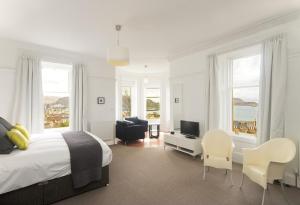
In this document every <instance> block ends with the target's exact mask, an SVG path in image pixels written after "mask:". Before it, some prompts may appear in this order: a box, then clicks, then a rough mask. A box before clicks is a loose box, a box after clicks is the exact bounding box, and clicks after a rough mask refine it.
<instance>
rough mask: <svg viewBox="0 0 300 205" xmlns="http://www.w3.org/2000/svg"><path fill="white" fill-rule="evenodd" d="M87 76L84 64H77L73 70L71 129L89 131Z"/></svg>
mask: <svg viewBox="0 0 300 205" xmlns="http://www.w3.org/2000/svg"><path fill="white" fill-rule="evenodd" d="M86 103H87V74H86V68H85V65H83V64H75V65H74V66H73V69H72V88H71V121H70V125H71V129H72V130H74V131H80V130H86V129H87V119H86V112H87V105H86Z"/></svg>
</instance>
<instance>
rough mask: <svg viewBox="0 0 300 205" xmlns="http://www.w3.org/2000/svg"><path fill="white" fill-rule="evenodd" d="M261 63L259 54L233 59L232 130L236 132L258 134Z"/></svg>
mask: <svg viewBox="0 0 300 205" xmlns="http://www.w3.org/2000/svg"><path fill="white" fill-rule="evenodd" d="M260 63H261V56H260V55H259V54H257V55H253V56H247V57H242V58H236V59H233V61H232V73H233V78H232V79H233V82H232V85H233V89H232V98H233V99H232V130H233V131H234V132H235V133H236V134H247V135H250V136H256V131H257V127H256V122H257V112H258V105H259V78H260Z"/></svg>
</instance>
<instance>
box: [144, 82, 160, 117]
mask: <svg viewBox="0 0 300 205" xmlns="http://www.w3.org/2000/svg"><path fill="white" fill-rule="evenodd" d="M147 89H157V90H159V96H158V97H154V96H151V97H147V94H146V93H147ZM161 94H162V93H161V87H156V86H149V87H145V88H144V118H145V119H146V120H148V121H149V122H160V120H161V106H162V103H161V102H162V96H161ZM147 98H159V111H158V112H159V119H147Z"/></svg>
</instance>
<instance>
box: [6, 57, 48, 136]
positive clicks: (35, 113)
mask: <svg viewBox="0 0 300 205" xmlns="http://www.w3.org/2000/svg"><path fill="white" fill-rule="evenodd" d="M12 121H13V122H14V123H21V124H23V125H24V126H25V127H26V128H27V129H28V130H29V132H31V133H39V132H42V131H43V123H44V113H43V89H42V74H41V68H40V61H39V59H38V58H36V57H30V56H23V57H21V59H20V63H19V66H18V68H17V73H16V85H15V98H14V105H13V112H12Z"/></svg>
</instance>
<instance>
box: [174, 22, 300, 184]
mask: <svg viewBox="0 0 300 205" xmlns="http://www.w3.org/2000/svg"><path fill="white" fill-rule="evenodd" d="M282 32H283V33H286V34H287V39H288V65H289V66H288V69H289V70H288V91H287V96H286V99H287V102H286V103H287V105H286V136H287V137H289V138H291V139H292V140H294V141H295V142H298V141H299V140H300V126H299V125H300V120H299V119H300V118H299V116H300V109H299V105H300V94H299V90H300V80H299V76H300V19H294V20H292V21H290V22H288V23H285V24H282V25H279V26H276V27H273V28H268V29H265V30H262V31H261V32H258V33H255V34H252V35H248V36H245V37H243V38H238V39H236V40H234V41H231V42H224V43H220V44H218V45H215V46H214V47H212V48H209V49H206V50H203V51H199V52H196V53H194V54H192V55H188V56H184V57H181V58H178V59H173V60H172V61H171V62H170V76H171V86H172V84H174V83H178V82H180V83H182V84H183V87H184V93H183V95H184V97H183V100H184V118H185V119H186V120H197V121H200V123H203V124H202V125H201V127H205V122H206V119H207V116H206V115H207V110H206V108H207V100H208V98H207V89H208V88H207V85H208V84H207V82H208V81H207V80H208V72H207V68H208V62H207V57H208V55H209V54H212V53H222V52H225V51H230V50H233V49H238V48H241V47H245V46H250V45H254V44H256V43H258V42H261V41H262V40H264V39H266V38H268V37H271V36H273V35H276V34H278V33H282ZM171 90H172V88H171ZM171 116H172V114H171ZM171 122H172V120H171ZM202 130H203V129H202ZM201 134H203V132H201ZM235 144H236V149H235V152H234V160H235V161H237V162H241V160H242V153H241V148H243V147H253V146H255V143H253V141H251V140H250V141H249V140H244V139H242V138H235ZM297 166H298V162H297V160H296V159H295V160H294V161H293V163H291V167H290V168H289V170H288V174H287V176H288V177H287V180H288V182H289V183H290V184H293V183H294V179H293V171H294V170H296V169H297Z"/></svg>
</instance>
